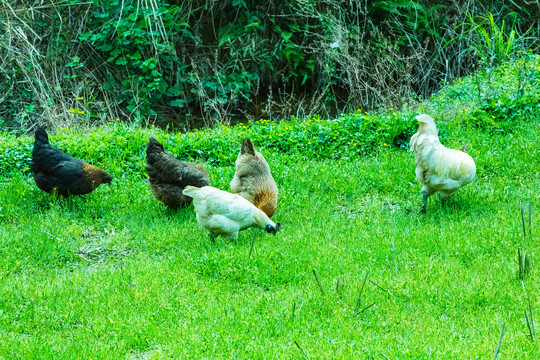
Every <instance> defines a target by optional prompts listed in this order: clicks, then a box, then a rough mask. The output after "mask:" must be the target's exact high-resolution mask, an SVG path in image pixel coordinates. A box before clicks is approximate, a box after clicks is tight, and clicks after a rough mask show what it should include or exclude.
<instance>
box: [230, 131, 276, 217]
mask: <svg viewBox="0 0 540 360" xmlns="http://www.w3.org/2000/svg"><path fill="white" fill-rule="evenodd" d="M235 164H236V172H235V173H234V177H233V179H232V181H231V192H232V193H234V194H238V195H240V196H242V197H243V198H245V199H247V200H248V201H250V202H251V203H252V204H253V205H255V206H256V207H257V208H259V209H261V210H262V211H263V212H264V213H265V214H266V215H268V217H272V215H274V213H275V212H276V208H277V196H278V188H277V185H276V182H275V181H274V178H273V177H272V174H271V172H270V166H269V165H268V163H267V162H266V159H265V158H264V156H262V154H261V153H260V152H258V151H256V150H255V147H254V146H253V143H252V142H251V140H250V139H247V138H246V139H244V141H243V142H242V147H241V148H240V153H239V154H238V157H237V158H236V162H235Z"/></svg>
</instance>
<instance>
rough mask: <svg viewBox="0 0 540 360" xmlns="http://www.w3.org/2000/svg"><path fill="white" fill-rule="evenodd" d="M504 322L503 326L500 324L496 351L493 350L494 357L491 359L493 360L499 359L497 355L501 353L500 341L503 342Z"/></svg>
mask: <svg viewBox="0 0 540 360" xmlns="http://www.w3.org/2000/svg"><path fill="white" fill-rule="evenodd" d="M504 326H505V324H504V321H503V324H502V329H501V337H500V338H499V344H497V349H496V350H495V356H494V357H493V359H495V360H497V358H498V357H499V353H500V351H501V344H502V340H503V336H504Z"/></svg>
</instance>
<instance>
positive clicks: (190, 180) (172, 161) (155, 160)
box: [146, 137, 210, 209]
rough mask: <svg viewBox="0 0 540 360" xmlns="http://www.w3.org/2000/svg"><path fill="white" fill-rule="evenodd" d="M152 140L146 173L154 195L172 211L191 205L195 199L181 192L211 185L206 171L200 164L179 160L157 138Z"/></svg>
mask: <svg viewBox="0 0 540 360" xmlns="http://www.w3.org/2000/svg"><path fill="white" fill-rule="evenodd" d="M149 140H150V141H149V142H148V144H147V146H146V162H147V164H148V166H147V167H146V171H148V184H149V185H150V189H151V190H152V194H153V195H154V197H155V198H156V199H157V200H159V201H161V202H162V203H164V204H165V205H167V206H168V207H170V208H172V209H177V208H183V207H186V206H188V205H189V204H191V202H192V199H191V197H189V196H187V195H184V194H183V193H182V191H183V190H184V189H185V187H186V186H188V185H192V186H196V187H203V186H208V185H210V181H209V178H208V173H207V172H206V169H205V168H204V166H203V165H201V164H196V163H192V162H187V161H181V160H178V159H176V158H175V157H174V156H172V155H171V154H169V153H167V152H166V151H165V149H164V148H163V145H162V144H161V143H160V142H158V141H157V140H156V139H155V138H153V137H151V138H150V139H149Z"/></svg>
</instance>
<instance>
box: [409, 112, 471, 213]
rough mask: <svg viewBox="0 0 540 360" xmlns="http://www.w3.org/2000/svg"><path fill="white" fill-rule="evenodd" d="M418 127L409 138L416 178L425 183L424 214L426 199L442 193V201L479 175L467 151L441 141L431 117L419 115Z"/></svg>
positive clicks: (423, 211)
mask: <svg viewBox="0 0 540 360" xmlns="http://www.w3.org/2000/svg"><path fill="white" fill-rule="evenodd" d="M416 120H418V123H419V127H418V132H416V133H415V134H414V135H413V136H412V137H411V141H410V151H414V161H415V163H416V178H417V179H418V181H420V182H421V183H422V185H423V186H422V190H421V192H422V210H421V212H422V213H425V212H426V204H427V198H428V196H430V195H433V194H435V193H436V192H439V194H440V197H441V202H442V204H443V205H444V203H445V201H446V200H447V199H448V198H449V197H451V196H452V195H454V193H455V192H456V191H458V190H459V189H460V188H461V187H462V186H463V185H466V184H468V183H470V182H471V181H473V179H474V177H475V175H476V165H475V164H474V160H473V159H472V158H471V157H470V156H469V154H467V153H466V152H465V147H463V149H462V151H459V150H454V149H448V148H446V147H444V146H443V145H442V144H441V142H440V141H439V136H438V131H437V127H436V126H435V122H434V121H433V119H432V118H431V116H429V115H426V114H421V115H418V116H417V117H416Z"/></svg>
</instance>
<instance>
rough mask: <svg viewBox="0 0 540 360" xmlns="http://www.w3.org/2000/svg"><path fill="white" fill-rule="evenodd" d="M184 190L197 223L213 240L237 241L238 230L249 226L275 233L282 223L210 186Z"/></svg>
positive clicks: (244, 200)
mask: <svg viewBox="0 0 540 360" xmlns="http://www.w3.org/2000/svg"><path fill="white" fill-rule="evenodd" d="M183 193H184V195H187V196H190V197H191V198H193V205H194V206H195V212H196V213H197V222H198V223H199V225H200V226H201V227H202V228H204V229H206V231H208V233H209V234H210V237H211V238H212V240H214V238H215V237H217V236H219V235H221V236H222V237H223V238H224V239H226V240H236V239H237V238H238V232H239V231H240V230H244V229H247V228H250V227H252V226H256V227H259V228H261V229H265V230H266V232H268V233H273V234H274V235H276V232H277V231H278V230H279V228H280V226H281V225H280V224H279V223H274V222H273V221H272V220H270V218H269V217H268V216H267V215H266V214H265V213H264V212H263V211H261V210H260V209H258V208H257V207H255V205H253V204H252V203H250V202H249V201H248V200H246V199H244V198H243V197H241V196H240V195H236V194H231V193H228V192H226V191H223V190H219V189H216V188H215V187H212V186H203V187H201V188H198V187H195V186H187V187H186V188H185V189H184V191H183Z"/></svg>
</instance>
